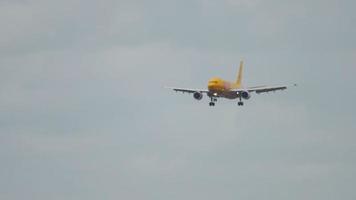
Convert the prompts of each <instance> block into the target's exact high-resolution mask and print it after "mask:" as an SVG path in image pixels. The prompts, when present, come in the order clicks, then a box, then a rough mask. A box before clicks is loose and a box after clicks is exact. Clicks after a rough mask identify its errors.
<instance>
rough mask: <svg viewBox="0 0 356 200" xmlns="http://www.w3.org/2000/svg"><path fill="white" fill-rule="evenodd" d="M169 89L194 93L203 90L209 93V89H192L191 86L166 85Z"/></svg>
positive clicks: (202, 91)
mask: <svg viewBox="0 0 356 200" xmlns="http://www.w3.org/2000/svg"><path fill="white" fill-rule="evenodd" d="M166 88H168V89H172V90H174V91H176V92H183V93H194V92H201V93H208V92H209V91H208V90H207V89H191V88H176V87H166Z"/></svg>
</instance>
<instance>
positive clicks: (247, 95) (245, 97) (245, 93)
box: [240, 91, 251, 99]
mask: <svg viewBox="0 0 356 200" xmlns="http://www.w3.org/2000/svg"><path fill="white" fill-rule="evenodd" d="M240 95H241V97H242V98H243V99H249V98H251V95H250V93H249V92H248V91H241V92H240Z"/></svg>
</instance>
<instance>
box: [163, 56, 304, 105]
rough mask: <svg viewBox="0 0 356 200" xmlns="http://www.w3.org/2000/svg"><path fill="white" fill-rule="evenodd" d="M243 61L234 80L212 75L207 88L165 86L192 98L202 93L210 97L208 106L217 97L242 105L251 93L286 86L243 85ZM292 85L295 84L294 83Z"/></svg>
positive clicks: (199, 96)
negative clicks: (235, 100)
mask: <svg viewBox="0 0 356 200" xmlns="http://www.w3.org/2000/svg"><path fill="white" fill-rule="evenodd" d="M243 66H244V63H243V61H241V62H240V67H239V71H238V74H237V79H236V81H235V82H229V81H225V80H223V79H221V78H218V77H214V78H211V79H210V80H209V82H208V87H207V89H189V88H176V87H167V88H169V89H173V90H174V91H176V92H183V93H190V94H193V97H194V99H196V100H201V99H202V98H203V96H204V95H203V94H206V95H207V96H208V97H209V98H210V102H209V106H215V103H216V102H217V99H218V98H226V99H238V100H239V101H238V103H237V105H238V106H243V105H244V102H243V101H242V100H248V99H250V98H251V93H253V92H255V93H256V94H260V93H264V92H272V91H277V90H285V89H287V86H273V87H269V86H255V87H244V86H243V84H242V71H243ZM294 86H297V85H296V84H294Z"/></svg>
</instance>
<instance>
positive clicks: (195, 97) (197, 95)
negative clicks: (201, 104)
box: [193, 92, 203, 100]
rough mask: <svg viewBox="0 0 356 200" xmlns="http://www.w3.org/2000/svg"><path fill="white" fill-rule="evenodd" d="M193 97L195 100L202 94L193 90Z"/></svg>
mask: <svg viewBox="0 0 356 200" xmlns="http://www.w3.org/2000/svg"><path fill="white" fill-rule="evenodd" d="M193 97H194V99H196V100H201V99H202V98H203V94H202V93H201V92H194V94H193Z"/></svg>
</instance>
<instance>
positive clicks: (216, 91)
mask: <svg viewBox="0 0 356 200" xmlns="http://www.w3.org/2000/svg"><path fill="white" fill-rule="evenodd" d="M239 88H241V86H240V85H239V84H237V83H231V82H229V81H225V80H223V79H221V78H212V79H210V80H209V82H208V90H209V93H210V94H212V95H213V96H223V97H226V98H236V95H232V94H231V92H232V91H231V90H233V89H239ZM234 94H236V93H234Z"/></svg>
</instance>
